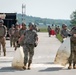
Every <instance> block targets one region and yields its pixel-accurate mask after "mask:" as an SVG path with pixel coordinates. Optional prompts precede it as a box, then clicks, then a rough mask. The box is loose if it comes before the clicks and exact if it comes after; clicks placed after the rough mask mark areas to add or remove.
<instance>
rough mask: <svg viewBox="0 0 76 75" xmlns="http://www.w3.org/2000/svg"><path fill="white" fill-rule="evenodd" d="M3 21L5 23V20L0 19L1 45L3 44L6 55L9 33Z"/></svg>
mask: <svg viewBox="0 0 76 75" xmlns="http://www.w3.org/2000/svg"><path fill="white" fill-rule="evenodd" d="M3 23H4V22H3V20H1V19H0V46H1V45H2V47H3V48H2V49H3V52H4V56H6V47H5V44H6V42H5V37H6V34H7V28H6V26H4V25H3ZM0 52H1V48H0ZM0 54H1V53H0Z"/></svg>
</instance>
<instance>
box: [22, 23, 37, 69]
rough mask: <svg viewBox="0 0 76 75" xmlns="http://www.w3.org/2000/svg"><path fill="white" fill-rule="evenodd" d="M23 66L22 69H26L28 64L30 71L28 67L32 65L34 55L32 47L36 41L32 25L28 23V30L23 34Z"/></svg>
mask: <svg viewBox="0 0 76 75" xmlns="http://www.w3.org/2000/svg"><path fill="white" fill-rule="evenodd" d="M23 36H24V45H23V51H24V66H23V69H26V66H27V64H28V69H30V65H31V63H32V59H33V55H34V47H35V41H38V35H37V33H36V31H35V30H33V24H32V23H29V30H26V32H25V33H24V35H23Z"/></svg>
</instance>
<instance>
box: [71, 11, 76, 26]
mask: <svg viewBox="0 0 76 75" xmlns="http://www.w3.org/2000/svg"><path fill="white" fill-rule="evenodd" d="M70 18H71V24H72V25H73V26H75V25H76V11H74V12H73V13H72V14H71V16H70Z"/></svg>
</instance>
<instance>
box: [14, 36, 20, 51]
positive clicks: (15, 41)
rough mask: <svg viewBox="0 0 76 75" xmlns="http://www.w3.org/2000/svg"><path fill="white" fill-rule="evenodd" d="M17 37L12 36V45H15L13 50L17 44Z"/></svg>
mask: <svg viewBox="0 0 76 75" xmlns="http://www.w3.org/2000/svg"><path fill="white" fill-rule="evenodd" d="M18 39H19V38H18V37H14V38H13V45H14V47H15V50H16V49H17V46H18Z"/></svg>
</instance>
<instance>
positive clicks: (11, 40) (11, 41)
mask: <svg viewBox="0 0 76 75" xmlns="http://www.w3.org/2000/svg"><path fill="white" fill-rule="evenodd" d="M10 47H12V37H10Z"/></svg>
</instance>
